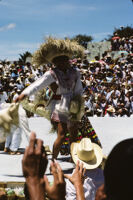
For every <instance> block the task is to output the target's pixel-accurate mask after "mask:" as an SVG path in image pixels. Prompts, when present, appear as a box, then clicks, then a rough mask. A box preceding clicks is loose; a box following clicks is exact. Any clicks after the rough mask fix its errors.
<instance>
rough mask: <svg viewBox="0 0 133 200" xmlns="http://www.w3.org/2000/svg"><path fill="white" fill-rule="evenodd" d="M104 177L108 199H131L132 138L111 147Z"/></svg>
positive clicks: (132, 176)
mask: <svg viewBox="0 0 133 200" xmlns="http://www.w3.org/2000/svg"><path fill="white" fill-rule="evenodd" d="M104 177H105V192H106V194H107V198H108V199H117V200H126V199H133V187H132V181H133V139H127V140H124V141H122V142H120V143H118V144H117V145H116V146H115V147H114V148H113V150H112V151H111V153H110V154H109V156H108V159H107V161H106V164H105V168H104Z"/></svg>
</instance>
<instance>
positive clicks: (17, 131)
mask: <svg viewBox="0 0 133 200" xmlns="http://www.w3.org/2000/svg"><path fill="white" fill-rule="evenodd" d="M11 106H12V104H8V103H5V104H3V105H2V108H3V110H2V111H1V112H0V114H2V116H4V115H5V113H6V114H7V113H8V110H9V109H10V107H11ZM17 112H18V124H12V121H11V125H10V128H9V131H7V130H4V128H3V127H2V124H1V127H0V128H1V133H0V142H3V141H5V140H6V143H5V147H6V148H10V149H11V150H12V151H17V149H18V148H19V145H20V142H21V134H22V132H23V133H25V136H26V138H27V140H28V141H29V135H30V129H29V125H28V119H27V117H26V112H25V110H24V109H23V107H22V105H21V104H20V105H19V107H18V110H17ZM7 116H8V115H7ZM9 117H10V116H9ZM15 118H17V116H15ZM13 120H14V119H13Z"/></svg>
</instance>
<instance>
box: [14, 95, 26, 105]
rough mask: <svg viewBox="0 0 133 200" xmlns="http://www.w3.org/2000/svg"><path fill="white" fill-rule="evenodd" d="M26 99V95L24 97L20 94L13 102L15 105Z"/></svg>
mask: <svg viewBox="0 0 133 200" xmlns="http://www.w3.org/2000/svg"><path fill="white" fill-rule="evenodd" d="M26 97H27V95H25V94H20V95H19V96H18V97H17V98H16V99H15V100H14V102H15V103H16V102H20V101H22V100H23V99H24V98H26Z"/></svg>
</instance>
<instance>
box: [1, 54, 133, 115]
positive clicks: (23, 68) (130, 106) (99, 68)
mask: <svg viewBox="0 0 133 200" xmlns="http://www.w3.org/2000/svg"><path fill="white" fill-rule="evenodd" d="M71 64H72V65H73V66H77V67H78V68H79V70H80V72H81V80H82V84H83V87H84V99H85V106H86V112H87V113H88V116H101V117H104V116H114V117H116V116H123V117H124V116H128V117H130V116H133V54H128V55H125V54H124V53H121V54H120V56H119V58H117V59H116V60H113V59H112V58H111V56H110V55H109V53H108V52H105V53H104V54H103V57H102V58H99V57H98V56H96V57H95V60H93V61H90V62H89V61H88V60H87V58H85V59H84V60H83V61H81V59H80V58H78V59H73V60H71ZM51 67H52V66H51ZM47 70H48V67H47V65H45V67H44V66H43V67H40V68H35V66H32V65H31V64H30V63H26V64H25V65H18V64H17V62H14V63H13V64H10V62H6V63H4V64H0V104H1V103H4V102H9V103H10V102H12V101H13V100H14V99H15V98H16V97H17V96H18V95H19V94H20V93H21V92H22V91H23V89H24V88H25V87H27V86H29V85H30V84H31V83H32V82H34V81H35V80H36V79H38V78H39V77H41V76H42V74H44V72H46V71H47ZM31 100H32V97H31Z"/></svg>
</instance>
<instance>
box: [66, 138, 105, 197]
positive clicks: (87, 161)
mask: <svg viewBox="0 0 133 200" xmlns="http://www.w3.org/2000/svg"><path fill="white" fill-rule="evenodd" d="M71 154H72V159H73V161H74V163H75V164H77V161H79V162H80V163H82V164H83V167H84V168H86V172H85V173H84V174H83V175H85V177H86V179H85V180H84V183H83V189H84V195H85V199H88V200H89V199H91V200H93V199H95V193H96V190H97V189H98V188H99V186H101V185H102V184H103V183H104V178H103V170H102V169H101V168H100V165H101V164H102V160H103V153H102V149H101V147H100V146H99V145H97V144H95V143H92V142H91V140H90V139H88V138H83V139H82V140H81V141H80V143H72V144H71ZM76 170H77V167H76V169H75V170H74V171H73V174H72V176H66V177H67V178H68V179H69V181H67V185H66V192H67V193H66V199H68V200H69V199H70V200H72V199H76V190H75V187H74V186H75V185H74V186H73V184H72V183H73V182H72V180H71V179H73V176H74V174H75V171H76ZM77 184H78V182H77Z"/></svg>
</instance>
